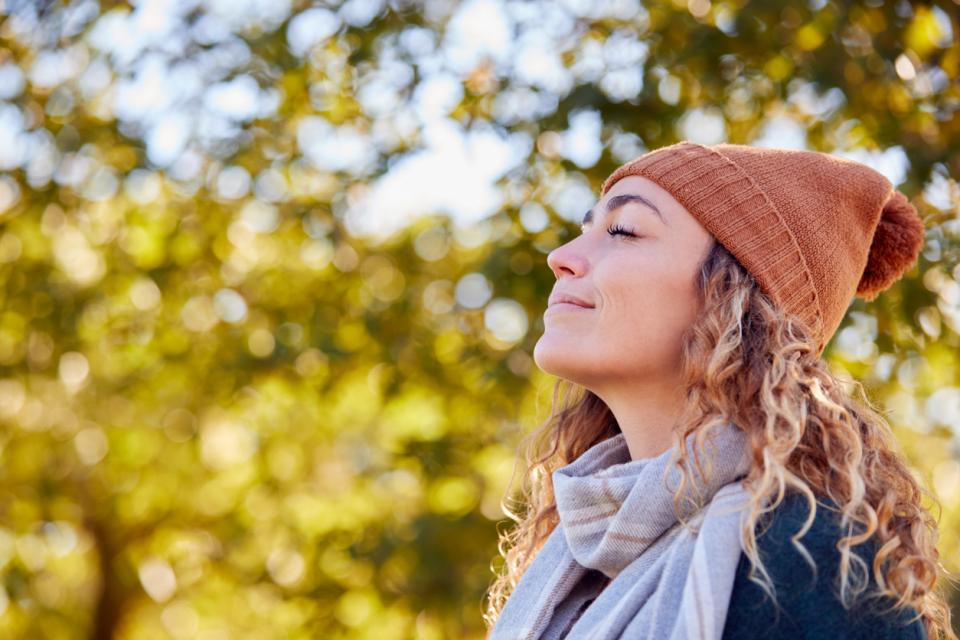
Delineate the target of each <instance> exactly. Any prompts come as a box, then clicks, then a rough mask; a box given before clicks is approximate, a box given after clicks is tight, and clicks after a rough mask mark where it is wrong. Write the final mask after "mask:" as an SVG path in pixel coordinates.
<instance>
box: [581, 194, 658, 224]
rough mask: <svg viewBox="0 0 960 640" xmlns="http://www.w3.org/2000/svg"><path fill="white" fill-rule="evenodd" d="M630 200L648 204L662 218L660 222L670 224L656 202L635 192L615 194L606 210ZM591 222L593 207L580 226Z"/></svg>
mask: <svg viewBox="0 0 960 640" xmlns="http://www.w3.org/2000/svg"><path fill="white" fill-rule="evenodd" d="M630 202H639V203H641V204H643V205H646V206H647V207H649V208H650V209H651V210H652V211H653V213H655V214H657V217H658V218H660V222H662V223H663V224H666V225H669V223H668V222H667V221H666V219H665V218H664V217H663V214H662V213H660V209H657V206H656V205H655V204H653V203H652V202H650V200H648V199H647V198H644V197H643V196H641V195H637V194H635V193H624V194H622V195H619V196H613V197H612V198H610V199H609V200H607V207H606V209H607V211H606V212H607V213H611V212H612V211H615V210H616V209H619V208H620V207H622V206H624V205H625V204H628V203H630ZM591 222H593V209H590V210H589V211H587V212H586V213H585V214H584V215H583V222H581V223H580V227H581V228H582V227H585V226H586V225H588V224H590V223H591Z"/></svg>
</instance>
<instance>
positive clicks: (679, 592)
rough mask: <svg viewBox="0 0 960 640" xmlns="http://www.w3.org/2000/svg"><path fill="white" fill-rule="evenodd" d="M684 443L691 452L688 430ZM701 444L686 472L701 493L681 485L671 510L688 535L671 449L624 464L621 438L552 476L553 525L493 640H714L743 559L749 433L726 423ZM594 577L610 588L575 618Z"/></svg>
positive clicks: (626, 459) (627, 456) (591, 450)
mask: <svg viewBox="0 0 960 640" xmlns="http://www.w3.org/2000/svg"><path fill="white" fill-rule="evenodd" d="M686 444H687V450H688V452H689V454H690V455H691V456H692V455H693V449H694V434H691V435H690V436H688V438H687V442H686ZM704 447H705V448H704V449H703V451H702V453H701V464H702V465H704V466H705V467H706V466H708V465H709V466H710V470H709V472H707V475H708V477H704V476H702V475H700V473H699V472H698V471H697V470H696V468H695V466H694V469H693V475H694V479H693V480H694V483H695V484H696V486H697V487H699V493H698V492H697V490H696V489H695V488H694V487H691V486H690V485H689V484H688V485H687V486H686V487H685V488H684V492H683V495H684V496H686V497H694V496H700V497H699V498H698V500H697V501H696V503H694V504H691V503H690V502H689V501H687V500H682V499H681V500H680V503H679V505H677V508H678V509H679V512H680V514H682V515H683V517H684V518H685V519H687V520H688V522H689V524H690V526H691V527H692V528H693V529H694V532H691V531H690V529H687V528H684V527H683V526H681V525H680V523H679V521H678V519H677V515H676V513H675V512H674V504H673V494H674V492H675V491H676V490H677V488H678V487H679V483H680V471H679V470H678V469H677V468H676V466H673V465H671V466H669V467H668V465H667V463H668V461H669V458H670V455H671V453H672V452H673V450H672V449H668V450H667V451H665V452H664V453H662V454H660V455H659V456H655V457H649V458H640V459H637V460H631V458H630V452H629V450H628V448H627V445H626V440H625V438H624V436H623V434H622V433H619V434H617V435H615V436H613V437H612V438H609V439H607V440H604V441H602V442H599V443H597V444H596V445H594V446H593V447H591V448H589V449H587V451H585V452H584V453H583V454H581V455H580V456H579V457H578V458H577V459H576V460H574V461H573V462H571V463H570V464H568V465H566V466H564V467H561V468H560V469H557V470H556V471H554V472H553V476H552V479H553V484H554V492H555V495H556V500H557V511H558V514H559V517H560V523H559V525H558V526H557V527H556V528H555V529H554V530H553V531H552V532H551V534H550V535H549V536H548V538H547V540H546V542H545V543H544V546H543V547H542V548H541V549H540V551H539V552H538V553H537V555H536V557H535V558H534V559H533V561H532V562H531V564H530V565H529V566H528V567H527V570H526V571H525V572H524V574H523V575H522V576H521V578H520V581H519V582H518V584H517V586H516V588H515V589H514V591H513V593H512V594H511V596H510V598H509V599H508V600H507V602H506V604H505V605H504V607H503V610H502V611H501V613H500V616H499V618H498V619H497V622H496V624H495V625H494V628H493V630H492V633H491V635H490V639H491V640H507V639H510V640H537V639H550V640H558V639H559V638H567V639H569V640H583V639H585V638H591V639H594V640H603V639H608V638H610V639H612V638H620V637H627V638H651V639H658V640H666V639H672V640H680V639H681V638H692V637H697V638H704V639H716V640H719V638H720V637H721V634H722V632H723V625H724V622H725V619H726V612H727V604H728V601H729V598H730V592H731V589H732V587H733V582H734V576H735V574H736V568H737V565H738V563H739V561H740V554H741V551H742V545H741V543H740V540H741V537H740V536H741V533H740V532H741V529H742V527H743V526H744V522H743V519H744V518H745V515H746V512H745V510H744V507H745V505H746V501H747V499H748V497H749V495H748V493H747V491H746V489H745V488H744V487H743V485H742V480H741V479H742V478H743V477H744V476H745V475H746V474H747V471H748V470H749V468H750V463H751V458H750V455H749V447H748V443H747V439H746V434H744V433H743V431H741V430H740V429H739V428H738V427H736V426H734V425H733V424H732V423H729V422H728V423H723V424H721V425H718V426H717V427H716V428H714V430H713V431H712V432H711V433H709V434H708V435H707V441H706V442H705V445H704ZM691 460H692V458H691ZM698 505H700V506H698ZM702 505H706V506H702ZM590 569H592V570H595V571H599V572H601V573H602V574H603V575H605V576H607V577H608V578H610V579H611V580H610V582H609V584H608V585H607V586H606V587H605V588H604V589H603V591H602V592H601V593H600V594H599V596H597V597H596V599H595V600H594V601H593V602H592V603H591V604H590V606H589V607H587V608H586V609H585V610H584V611H583V612H582V614H581V615H580V617H579V618H578V619H576V621H575V622H573V621H574V618H576V616H577V614H578V613H580V610H581V608H582V605H583V604H584V601H585V599H586V598H589V597H592V596H593V595H594V594H595V592H596V590H597V586H596V585H597V581H595V580H591V581H590V582H591V583H592V584H593V585H594V586H590V584H586V585H585V584H584V582H583V578H584V577H585V576H586V574H587V572H588V570H590ZM587 577H589V576H587ZM585 590H586V591H587V592H589V591H593V592H594V593H585V592H584V591H585ZM571 622H573V624H572V626H571V624H570V623H571ZM568 628H569V631H568V632H567V633H566V635H564V631H565V630H566V629H568Z"/></svg>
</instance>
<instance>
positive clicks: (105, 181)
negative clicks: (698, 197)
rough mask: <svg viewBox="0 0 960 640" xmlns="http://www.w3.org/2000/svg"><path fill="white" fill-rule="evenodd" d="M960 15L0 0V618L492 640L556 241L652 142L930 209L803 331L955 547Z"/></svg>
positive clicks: (505, 3)
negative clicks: (894, 449) (881, 428)
mask: <svg viewBox="0 0 960 640" xmlns="http://www.w3.org/2000/svg"><path fill="white" fill-rule="evenodd" d="M958 16H960V4H957V2H956V1H952V0H937V1H934V2H908V1H906V0H900V1H899V2H886V3H884V2H880V1H878V0H877V1H870V2H867V1H862V2H840V1H831V0H810V1H809V2H808V3H806V4H805V3H802V2H792V3H785V2H769V1H755V2H747V1H746V0H721V1H717V2H711V0H673V1H664V0H648V1H644V2H639V1H636V0H564V1H554V2H541V1H513V0H470V1H468V2H452V1H442V0H431V1H427V2H411V1H405V0H392V1H387V2H383V1H380V0H348V1H347V2H337V1H336V0H330V1H328V2H320V3H308V2H302V1H294V0H141V1H139V2H130V3H125V2H112V1H106V0H105V1H102V2H99V3H98V2H96V1H93V0H86V1H84V0H78V1H75V2H60V1H49V0H26V1H24V0H0V636H2V637H3V638H30V639H36V638H39V639H61V638H64V639H66V638H92V639H97V640H101V639H102V640H106V639H113V638H117V639H133V638H136V639H161V638H176V639H180V638H197V639H202V640H227V639H232V638H258V639H259V638H264V639H271V638H278V639H279V638H282V639H290V638H335V639H337V638H358V639H363V638H370V639H376V640H385V639H391V638H416V639H422V640H434V639H440V638H482V637H483V633H484V627H483V624H482V620H481V613H482V610H483V604H484V603H483V595H484V591H485V589H486V588H487V586H488V585H489V583H490V581H491V580H492V578H493V571H494V570H495V569H498V568H499V567H500V564H499V562H498V558H497V549H496V540H497V528H498V527H501V528H503V527H506V526H509V525H510V521H509V520H506V519H505V517H504V515H503V512H502V511H501V506H500V505H501V500H502V499H504V497H505V495H506V494H507V493H508V492H509V481H510V476H511V472H512V470H513V464H514V456H515V450H516V449H515V447H516V445H517V443H518V441H519V439H520V438H521V437H522V435H523V434H524V433H527V432H528V431H530V430H532V429H533V428H534V427H535V426H536V425H538V424H539V422H540V421H542V420H543V419H545V418H546V417H547V415H548V413H549V403H550V395H551V386H552V384H553V381H554V380H553V379H551V378H548V377H547V376H546V375H545V374H543V373H542V372H541V371H539V370H538V368H537V367H536V366H535V364H534V363H533V361H532V359H531V355H530V354H531V353H532V350H533V345H534V344H535V342H536V340H537V339H538V337H539V335H540V333H541V331H542V328H543V325H542V320H541V314H542V312H543V310H544V308H545V307H546V300H547V296H548V294H549V292H550V290H551V287H552V285H553V282H554V277H553V274H552V273H551V272H550V270H549V269H548V268H547V266H546V262H545V259H546V254H547V252H549V251H550V250H551V249H553V248H554V247H556V246H558V245H559V244H562V243H563V242H566V241H567V240H569V239H570V238H571V237H573V234H574V233H576V232H577V231H578V223H579V220H580V218H581V216H582V215H583V213H584V212H585V211H586V210H587V209H588V208H589V207H591V206H592V205H593V204H594V203H595V202H596V200H597V194H598V191H599V187H600V184H601V182H602V180H603V178H604V177H606V176H607V175H608V174H609V173H610V172H611V171H612V170H613V169H614V168H615V167H616V166H618V165H619V164H621V163H623V162H625V161H627V160H629V159H631V158H633V157H636V156H637V155H640V154H641V153H643V152H645V151H647V150H649V149H654V148H657V147H659V146H662V145H665V144H670V143H673V142H676V141H678V140H681V139H689V140H693V141H696V142H701V143H705V144H710V143H716V142H722V141H728V142H737V143H748V144H755V145H766V146H779V147H790V148H807V149H815V150H820V151H826V152H830V153H834V154H837V155H841V156H846V157H851V158H854V159H856V160H859V161H861V162H864V163H866V164H868V165H870V166H872V167H874V168H876V169H878V170H879V171H881V172H883V173H884V174H885V175H886V176H887V177H889V178H890V180H891V181H892V182H893V183H894V184H895V185H896V186H897V188H899V189H900V190H901V191H903V192H904V193H906V194H907V195H908V196H909V197H910V198H911V199H912V201H913V202H914V204H915V205H916V206H917V208H918V209H919V210H920V212H921V215H922V216H923V218H924V219H925V221H926V225H927V228H928V235H927V239H926V245H925V248H924V250H923V253H922V256H921V259H920V262H919V264H918V266H917V267H915V268H914V269H913V270H911V271H910V272H908V274H907V277H905V278H904V279H903V280H902V281H900V282H899V283H897V284H896V285H895V286H894V287H893V288H892V289H890V290H889V291H887V292H886V293H885V294H884V295H882V296H881V297H880V298H878V299H877V300H875V301H874V302H872V303H865V302H864V301H862V300H859V299H858V300H856V301H855V302H854V304H853V306H852V307H851V309H850V311H849V314H848V317H847V318H846V319H845V321H844V323H843V325H841V329H840V330H839V332H838V333H837V335H836V336H835V338H834V340H833V341H832V342H831V344H830V345H829V347H828V349H827V352H826V354H825V358H826V359H827V360H828V361H829V363H830V366H831V368H832V369H833V370H834V371H836V372H838V373H839V374H841V375H842V376H844V377H845V378H847V379H850V380H852V379H856V380H859V381H861V382H862V383H863V384H864V385H865V386H866V388H867V390H868V392H869V394H870V396H871V398H873V399H874V400H875V401H876V402H877V403H879V404H880V405H881V406H882V407H884V409H885V411H886V412H887V413H888V416H889V419H890V421H891V423H892V424H893V427H894V429H895V431H896V434H897V436H898V437H899V440H900V442H901V443H902V446H903V451H904V453H905V455H906V456H907V457H908V459H909V462H910V464H911V467H912V468H913V469H914V471H915V473H916V474H917V476H918V478H920V479H921V480H922V482H923V483H924V485H926V486H928V487H930V488H931V490H932V493H933V495H934V496H935V497H936V498H937V499H938V500H939V501H940V503H941V505H942V510H941V509H940V508H939V506H933V503H932V502H931V501H929V500H926V503H927V505H928V506H930V507H931V508H933V512H934V515H935V516H936V517H938V518H939V519H940V527H941V543H940V546H941V553H942V559H943V563H944V565H946V566H947V568H948V569H950V570H952V571H958V570H960V556H958V536H957V534H958V533H960V369H958V359H960V339H958V334H960V284H958V280H960V268H958V248H960V188H958V185H957V180H956V176H958V175H960V114H958V113H957V112H958V109H960V83H958V75H960V18H958ZM951 597H952V601H953V603H954V606H955V614H954V615H955V617H957V616H960V594H958V593H952V594H951Z"/></svg>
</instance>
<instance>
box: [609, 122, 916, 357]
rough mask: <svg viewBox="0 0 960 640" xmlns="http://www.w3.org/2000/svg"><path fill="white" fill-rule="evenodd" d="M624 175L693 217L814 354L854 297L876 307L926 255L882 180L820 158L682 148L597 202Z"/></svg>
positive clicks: (898, 198) (631, 167)
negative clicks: (654, 187) (810, 339)
mask: <svg viewBox="0 0 960 640" xmlns="http://www.w3.org/2000/svg"><path fill="white" fill-rule="evenodd" d="M628 175H638V176H643V177H645V178H648V179H650V180H652V181H653V182H656V183H657V184H658V185H659V186H661V187H662V188H663V189H665V190H666V191H669V192H670V194H671V195H673V197H674V198H676V200H677V201H678V202H680V204H682V205H683V206H684V207H686V209H687V210H688V211H689V212H690V213H691V214H692V215H694V216H696V217H697V219H698V220H699V221H700V223H701V224H702V225H703V226H704V228H706V229H707V231H709V232H710V233H711V234H713V236H714V237H715V238H716V239H717V241H719V242H720V243H721V244H722V245H723V246H724V247H725V248H726V249H727V250H728V251H729V252H730V253H731V254H733V256H734V257H736V258H737V260H739V261H740V263H741V264H742V265H743V266H744V268H746V270H747V271H748V272H750V274H751V275H752V276H753V277H754V279H755V280H756V281H757V283H758V284H759V285H760V287H761V288H762V289H763V290H764V292H766V293H767V295H769V296H770V297H771V298H772V299H773V301H774V302H775V303H776V304H778V305H779V306H780V307H781V309H783V310H785V311H786V312H788V313H790V314H793V315H795V316H799V318H800V319H801V320H802V321H803V322H804V323H805V324H806V325H807V327H809V329H810V330H811V335H812V336H814V338H815V340H817V347H818V350H817V355H820V354H822V353H823V349H824V347H825V346H826V344H827V342H829V340H830V338H831V337H832V336H833V334H834V332H835V331H836V330H837V327H838V326H839V325H840V322H841V320H843V316H844V314H845V313H846V311H847V308H848V307H849V305H850V303H851V302H852V301H853V298H854V296H860V297H861V298H864V299H865V300H873V299H874V298H876V297H877V295H878V294H879V293H880V292H881V291H883V290H885V289H887V288H888V287H889V286H890V285H891V284H893V283H894V282H895V281H896V280H898V279H900V277H901V276H902V275H903V273H904V272H905V271H906V270H907V269H909V268H910V267H912V266H913V265H914V264H915V263H916V261H917V256H918V254H919V252H920V249H921V248H922V246H923V239H924V225H923V221H922V220H921V219H920V217H919V216H918V215H917V210H916V209H915V208H914V206H913V205H912V204H910V202H909V201H908V200H907V198H906V196H904V195H903V193H901V192H900V191H897V190H896V189H894V187H893V184H892V183H891V182H890V181H889V180H888V179H887V178H886V177H885V176H884V175H883V174H881V173H879V172H877V171H875V170H874V169H872V168H870V167H868V166H866V165H864V164H861V163H859V162H855V161H853V160H848V159H846V158H840V157H838V156H832V155H829V154H826V153H822V152H818V151H804V150H795V149H778V148H768V147H752V146H748V145H739V144H727V143H723V144H715V145H702V144H697V143H695V142H690V141H686V140H685V141H682V142H678V143H676V144H673V145H670V146H666V147H661V148H659V149H655V150H653V151H650V152H649V153H645V154H644V155H642V156H640V157H638V158H635V159H633V160H631V161H629V162H627V163H626V164H623V165H621V166H620V167H618V168H617V169H616V170H615V171H614V172H613V173H611V174H610V176H609V177H608V178H607V179H606V180H605V181H604V183H603V186H602V188H601V196H602V195H603V194H606V192H607V191H608V190H609V189H610V187H611V186H612V185H613V183H615V182H616V181H617V180H619V179H620V178H623V177H624V176H628Z"/></svg>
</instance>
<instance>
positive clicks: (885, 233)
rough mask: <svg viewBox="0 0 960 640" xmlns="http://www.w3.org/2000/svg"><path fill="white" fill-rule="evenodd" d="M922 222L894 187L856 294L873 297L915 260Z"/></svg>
mask: <svg viewBox="0 0 960 640" xmlns="http://www.w3.org/2000/svg"><path fill="white" fill-rule="evenodd" d="M923 239H924V226H923V221H922V220H921V219H920V217H919V216H918V215H917V210H916V208H915V207H914V206H913V205H912V204H910V201H909V200H907V197H906V196H905V195H903V193H901V192H900V191H897V190H894V192H893V193H892V194H891V196H890V199H889V200H888V201H887V204H885V205H884V207H883V211H882V213H881V214H880V222H879V224H878V225H877V229H876V231H875V232H874V235H873V241H872V242H871V244H870V253H869V254H868V256H867V266H866V269H864V272H863V276H861V278H860V282H859V284H858V285H857V295H858V296H860V297H861V298H863V299H865V300H873V299H874V298H876V297H877V296H878V295H879V294H880V292H882V291H884V290H885V289H887V288H888V287H889V286H890V285H892V284H893V283H894V282H896V281H897V280H898V279H899V278H900V276H901V275H903V273H904V272H905V271H906V270H907V269H909V268H910V267H912V266H913V265H914V263H916V261H917V256H918V255H919V253H920V249H921V248H923Z"/></svg>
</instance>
